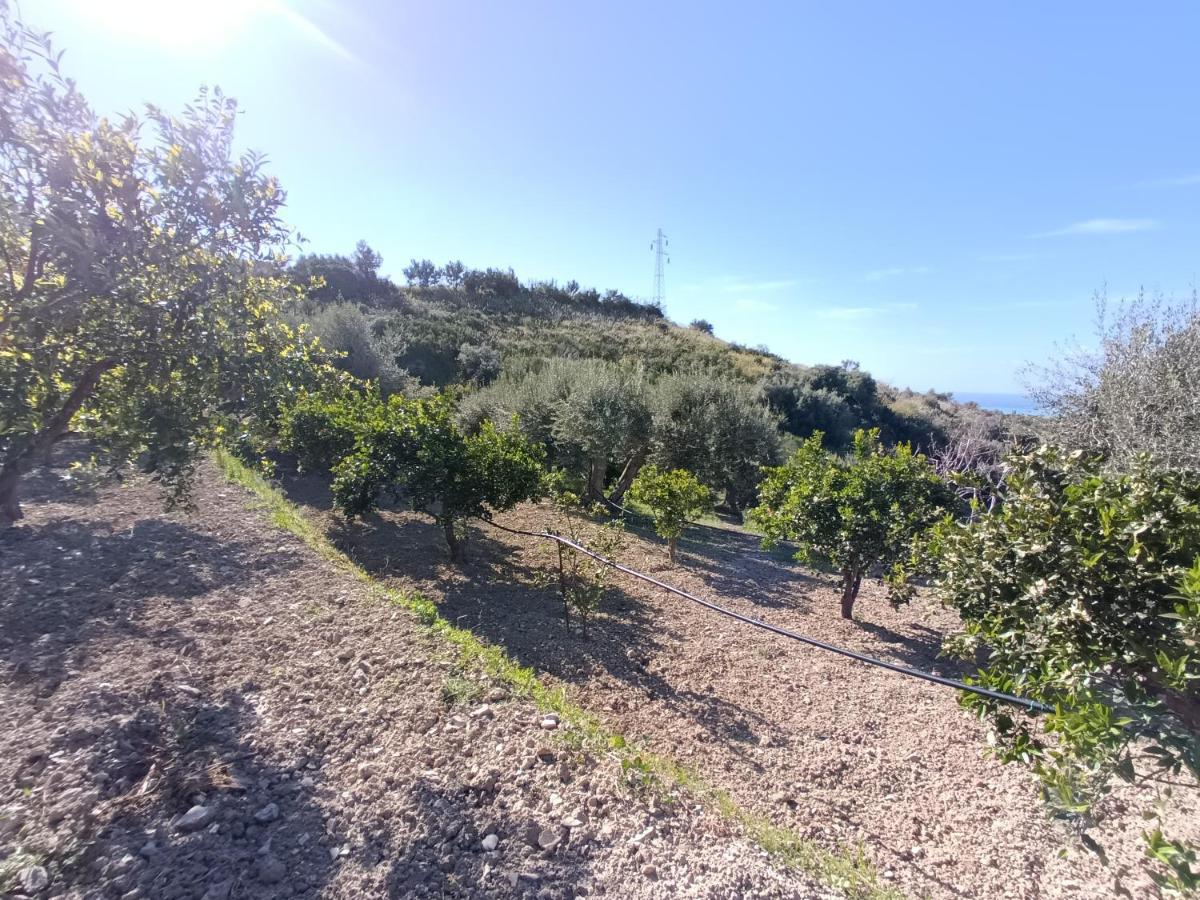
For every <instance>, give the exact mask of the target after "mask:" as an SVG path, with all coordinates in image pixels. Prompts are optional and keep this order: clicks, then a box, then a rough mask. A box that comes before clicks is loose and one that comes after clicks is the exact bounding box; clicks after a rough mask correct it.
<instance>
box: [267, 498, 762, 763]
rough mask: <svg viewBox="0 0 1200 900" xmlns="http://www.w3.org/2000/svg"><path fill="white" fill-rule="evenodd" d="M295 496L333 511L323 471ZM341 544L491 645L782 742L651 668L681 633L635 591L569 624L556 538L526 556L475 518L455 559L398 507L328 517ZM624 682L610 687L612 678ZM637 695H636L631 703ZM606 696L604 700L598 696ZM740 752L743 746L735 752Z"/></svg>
mask: <svg viewBox="0 0 1200 900" xmlns="http://www.w3.org/2000/svg"><path fill="white" fill-rule="evenodd" d="M285 490H286V491H287V492H288V495H289V497H291V498H292V499H293V500H294V501H295V502H297V503H301V504H303V505H307V506H309V507H310V508H314V509H317V510H323V511H328V510H329V508H330V506H331V498H330V495H329V490H328V486H327V483H326V482H325V481H324V479H321V478H320V477H318V476H312V475H309V476H301V477H297V478H295V479H288V480H286V481H285ZM326 524H327V532H328V534H329V536H330V539H331V540H332V541H333V542H334V544H335V545H336V546H337V547H338V548H339V549H340V550H342V552H344V553H346V554H347V555H348V556H349V557H350V558H351V559H353V560H354V561H355V562H356V563H357V564H358V565H359V566H361V567H362V568H363V569H364V570H365V571H367V572H369V573H371V574H372V575H373V576H375V577H378V578H382V579H389V578H396V579H400V580H403V581H406V582H415V583H416V584H417V585H418V586H428V589H429V590H430V592H431V593H433V594H435V595H436V597H437V598H438V607H439V610H440V612H441V614H442V615H443V616H444V617H445V618H446V619H448V620H449V621H451V622H453V623H455V624H456V625H459V626H460V627H463V628H468V629H470V630H471V631H472V632H473V633H474V634H475V635H476V636H477V637H479V638H480V639H481V640H484V641H486V642H487V643H490V644H493V645H496V646H499V647H502V648H504V650H505V652H506V653H507V654H508V655H509V656H510V657H511V658H512V659H514V660H515V661H516V662H517V663H519V664H520V665H522V666H528V667H530V668H533V669H534V670H536V671H538V672H545V673H546V674H548V675H551V676H552V677H554V678H557V679H560V680H562V681H564V682H566V683H568V684H572V685H575V686H576V687H578V688H580V689H583V690H586V691H588V692H592V693H593V694H594V693H595V692H597V691H599V692H601V693H603V694H604V695H605V696H606V697H607V698H609V699H611V703H610V706H612V707H613V708H614V709H616V710H617V711H619V709H620V707H621V706H623V705H624V704H627V703H630V702H634V703H646V702H650V703H662V704H664V705H665V706H666V708H667V709H669V710H670V711H671V712H672V713H674V714H676V715H679V716H681V717H683V718H685V719H687V720H690V721H691V722H694V723H695V724H696V725H697V726H699V727H700V728H702V729H704V730H705V731H706V732H707V733H708V734H709V736H710V737H711V738H713V739H716V740H723V741H728V742H731V743H733V744H756V743H758V742H759V741H760V740H763V739H766V740H781V739H782V735H781V734H780V733H778V728H777V727H776V726H775V725H774V724H773V723H772V722H771V721H770V720H769V719H767V718H765V717H763V716H760V715H758V714H757V713H754V712H752V711H751V710H749V709H747V708H745V707H743V706H741V705H739V704H736V703H732V702H730V701H727V700H724V699H722V698H720V697H716V696H711V695H709V694H706V693H701V692H696V691H691V690H687V689H683V690H680V689H678V688H676V687H675V686H674V685H673V684H672V683H671V681H670V680H669V679H667V678H665V677H663V675H662V674H660V673H658V672H656V671H654V661H655V659H656V658H657V657H658V656H659V655H660V654H663V653H664V652H666V651H667V649H668V647H669V645H670V644H671V643H677V642H678V641H679V640H681V635H680V633H679V632H678V631H677V630H676V629H674V628H672V627H671V626H670V625H669V624H667V623H664V622H663V621H662V619H661V617H660V616H658V615H657V614H656V610H655V608H654V607H652V606H651V605H649V604H647V603H646V602H645V601H643V600H642V599H641V598H640V597H638V596H637V595H636V594H633V593H630V592H628V591H626V590H624V589H622V588H621V587H620V586H619V585H616V584H612V583H610V584H609V587H608V589H607V590H606V592H605V596H604V598H603V600H602V602H601V606H600V609H599V611H598V612H597V613H596V614H594V615H593V616H592V617H591V621H590V622H589V624H588V631H587V634H586V635H584V634H583V633H582V632H581V630H580V629H579V626H578V622H577V621H575V620H574V616H573V626H572V627H571V628H568V627H567V625H566V622H565V620H564V610H563V602H562V597H561V595H560V594H559V592H558V588H557V582H556V581H555V576H556V566H557V556H556V551H555V550H554V548H553V545H552V544H551V543H549V542H546V543H545V544H544V545H539V546H538V549H536V550H535V551H534V553H535V554H544V556H542V557H541V559H544V563H543V564H541V565H539V564H538V563H537V562H530V561H527V560H528V559H529V554H528V553H526V552H524V551H525V550H526V548H525V546H523V545H518V544H516V543H515V541H517V540H524V539H522V538H516V539H514V541H511V542H510V540H509V538H508V536H507V535H506V534H504V533H502V532H499V531H491V532H489V530H488V526H487V525H486V524H483V523H472V524H471V526H470V536H469V539H468V541H467V543H466V552H465V560H464V562H463V563H462V564H461V565H458V566H451V565H449V563H448V558H447V552H446V548H445V544H444V541H443V538H442V535H441V532H440V531H439V530H438V529H437V528H436V527H435V526H434V525H433V523H432V522H431V521H429V520H428V519H425V518H424V517H421V516H418V515H416V514H413V513H410V512H402V511H398V510H397V509H396V508H392V509H387V508H385V509H383V510H381V511H379V512H376V513H372V514H369V515H367V516H364V517H362V518H361V519H356V520H353V521H347V520H343V519H341V518H340V517H339V518H336V519H330V518H327V519H326ZM609 679H611V680H613V681H615V682H617V683H618V684H619V685H620V687H619V689H614V688H612V687H609V688H605V687H603V686H602V685H603V682H605V681H606V680H609ZM630 698H633V699H632V700H631V699H630ZM601 703H603V700H601ZM735 752H737V751H736V750H735Z"/></svg>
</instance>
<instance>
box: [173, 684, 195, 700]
mask: <svg viewBox="0 0 1200 900" xmlns="http://www.w3.org/2000/svg"><path fill="white" fill-rule="evenodd" d="M175 689H176V690H177V691H179V693H181V694H187V695H188V696H189V697H199V696H200V688H197V687H192V686H191V685H190V684H177V685H175Z"/></svg>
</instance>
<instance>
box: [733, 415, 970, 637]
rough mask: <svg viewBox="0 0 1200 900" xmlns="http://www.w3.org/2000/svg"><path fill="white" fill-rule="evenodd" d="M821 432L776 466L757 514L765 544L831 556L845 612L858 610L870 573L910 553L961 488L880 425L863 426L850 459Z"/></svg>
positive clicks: (802, 556) (803, 556)
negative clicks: (888, 442) (885, 436)
mask: <svg viewBox="0 0 1200 900" xmlns="http://www.w3.org/2000/svg"><path fill="white" fill-rule="evenodd" d="M821 437H822V435H821V434H820V432H818V433H816V434H814V435H813V436H812V437H810V438H809V439H808V440H806V441H805V442H804V443H803V444H801V445H800V448H799V449H798V450H797V451H796V452H795V454H793V456H792V458H791V459H789V460H788V461H787V462H786V463H785V464H784V465H783V466H780V467H778V468H776V469H771V470H768V472H767V474H766V478H765V479H764V480H763V483H762V484H761V485H760V486H759V504H760V505H759V506H758V507H756V508H755V509H753V510H751V511H750V514H749V517H750V520H751V521H752V522H754V524H756V525H757V526H758V527H759V528H761V529H762V531H763V534H764V535H765V539H764V541H763V543H764V545H766V546H772V545H774V544H776V543H778V542H779V541H784V540H787V541H794V542H796V544H798V545H799V550H798V552H797V553H796V558H797V559H799V560H801V561H807V560H809V559H811V558H812V557H814V556H817V557H821V558H824V559H827V560H828V561H829V562H830V563H832V564H833V565H834V566H835V567H836V568H837V569H839V570H840V572H841V575H842V615H843V616H844V617H845V618H847V619H849V618H851V617H852V615H853V610H854V601H855V600H856V599H857V597H858V591H859V587H860V586H861V584H862V579H863V576H865V575H868V574H869V573H870V572H871V570H872V569H873V568H875V567H877V566H882V567H883V568H884V569H891V568H892V567H894V566H895V565H896V564H898V563H899V562H901V561H902V560H904V559H906V558H907V557H908V556H909V555H910V553H911V549H912V545H913V542H914V540H916V539H917V537H918V536H919V535H921V534H922V533H923V532H924V531H925V530H926V529H928V528H929V527H930V526H931V525H933V524H934V523H935V522H936V521H937V520H938V519H939V518H940V517H942V516H943V515H945V513H946V512H947V510H949V509H950V508H951V507H952V504H953V500H954V497H953V494H952V493H951V491H950V489H949V488H948V487H947V485H946V484H945V483H944V482H943V481H942V480H941V479H940V478H939V477H938V476H937V473H936V472H934V470H933V467H932V466H931V465H930V464H929V462H928V461H927V460H926V459H925V457H924V456H922V455H920V454H918V453H914V452H913V450H912V448H911V447H910V446H909V445H907V444H901V445H899V446H897V447H895V448H893V449H891V450H887V449H885V448H884V447H883V446H882V444H881V443H880V441H879V432H878V431H861V430H860V431H858V432H857V433H856V434H855V436H854V448H853V452H852V453H851V455H850V457H849V459H847V460H844V461H843V460H841V459H839V458H837V457H835V456H833V455H832V454H830V453H828V452H827V451H825V450H824V449H822V447H821Z"/></svg>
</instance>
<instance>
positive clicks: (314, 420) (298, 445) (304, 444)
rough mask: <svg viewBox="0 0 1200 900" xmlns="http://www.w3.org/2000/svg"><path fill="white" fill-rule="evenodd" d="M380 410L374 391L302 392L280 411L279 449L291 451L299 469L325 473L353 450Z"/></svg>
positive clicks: (378, 415) (378, 418)
mask: <svg viewBox="0 0 1200 900" xmlns="http://www.w3.org/2000/svg"><path fill="white" fill-rule="evenodd" d="M383 413H384V404H383V401H382V400H380V397H379V393H378V391H374V390H369V389H361V388H346V389H343V390H340V391H325V392H321V393H315V394H302V395H301V396H300V397H299V398H298V399H297V400H296V402H295V403H293V404H292V405H291V406H290V407H289V408H288V409H286V410H285V411H284V414H283V417H282V420H281V422H280V428H279V448H280V449H281V450H283V451H284V452H285V453H291V454H293V455H294V456H295V457H296V461H297V462H298V463H299V464H300V467H301V469H304V470H307V471H314V472H328V471H329V470H330V469H332V468H333V467H334V466H335V465H337V464H338V463H339V462H341V461H342V460H343V459H345V458H346V457H347V456H349V455H350V454H351V453H353V452H354V448H355V445H356V444H357V441H358V437H359V435H361V434H363V433H364V432H366V431H368V430H369V429H370V428H371V427H372V423H376V422H378V421H379V420H380V418H381V416H382V415H383Z"/></svg>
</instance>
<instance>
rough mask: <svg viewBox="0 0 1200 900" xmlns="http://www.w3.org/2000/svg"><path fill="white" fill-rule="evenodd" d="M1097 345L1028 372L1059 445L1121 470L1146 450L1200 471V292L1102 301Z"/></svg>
mask: <svg viewBox="0 0 1200 900" xmlns="http://www.w3.org/2000/svg"><path fill="white" fill-rule="evenodd" d="M1097 307H1098V315H1097V319H1098V323H1097V335H1096V337H1097V339H1098V340H1097V343H1098V345H1099V349H1097V350H1095V351H1092V350H1083V349H1078V348H1077V349H1074V350H1071V351H1068V352H1066V353H1064V355H1063V357H1062V358H1061V359H1060V360H1058V361H1056V362H1054V363H1051V364H1050V365H1049V366H1046V367H1044V368H1035V369H1033V370H1031V371H1030V372H1029V373H1028V375H1029V377H1030V379H1031V380H1032V381H1033V386H1032V388H1031V394H1032V396H1033V398H1034V399H1035V400H1036V401H1037V402H1038V404H1039V405H1040V406H1041V407H1043V408H1044V409H1045V410H1046V411H1047V412H1048V413H1050V414H1051V415H1050V416H1047V417H1044V418H1043V419H1041V420H1040V421H1042V422H1043V423H1044V424H1045V425H1046V427H1047V430H1048V431H1049V432H1050V437H1051V438H1052V440H1053V441H1054V442H1055V443H1059V444H1063V445H1065V446H1068V447H1075V448H1079V449H1083V450H1088V451H1093V452H1098V453H1102V454H1103V455H1104V456H1105V457H1106V458H1107V459H1108V460H1109V461H1110V463H1111V464H1112V465H1113V466H1114V467H1116V468H1118V469H1124V468H1127V467H1128V466H1130V465H1131V464H1132V463H1133V461H1134V460H1135V459H1136V458H1137V457H1138V455H1139V454H1142V453H1152V454H1153V455H1154V458H1155V459H1156V461H1157V462H1158V463H1159V464H1161V465H1163V466H1166V467H1168V468H1176V469H1192V470H1200V297H1198V296H1197V295H1196V294H1194V293H1193V295H1192V296H1191V297H1190V298H1188V299H1186V300H1183V301H1174V302H1173V301H1168V300H1164V299H1150V298H1146V297H1144V296H1139V297H1138V298H1137V299H1136V300H1134V301H1132V302H1129V303H1123V304H1118V305H1117V306H1116V307H1115V309H1112V308H1110V307H1109V304H1108V302H1107V299H1106V298H1105V297H1104V295H1100V296H1099V297H1098V298H1097Z"/></svg>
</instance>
